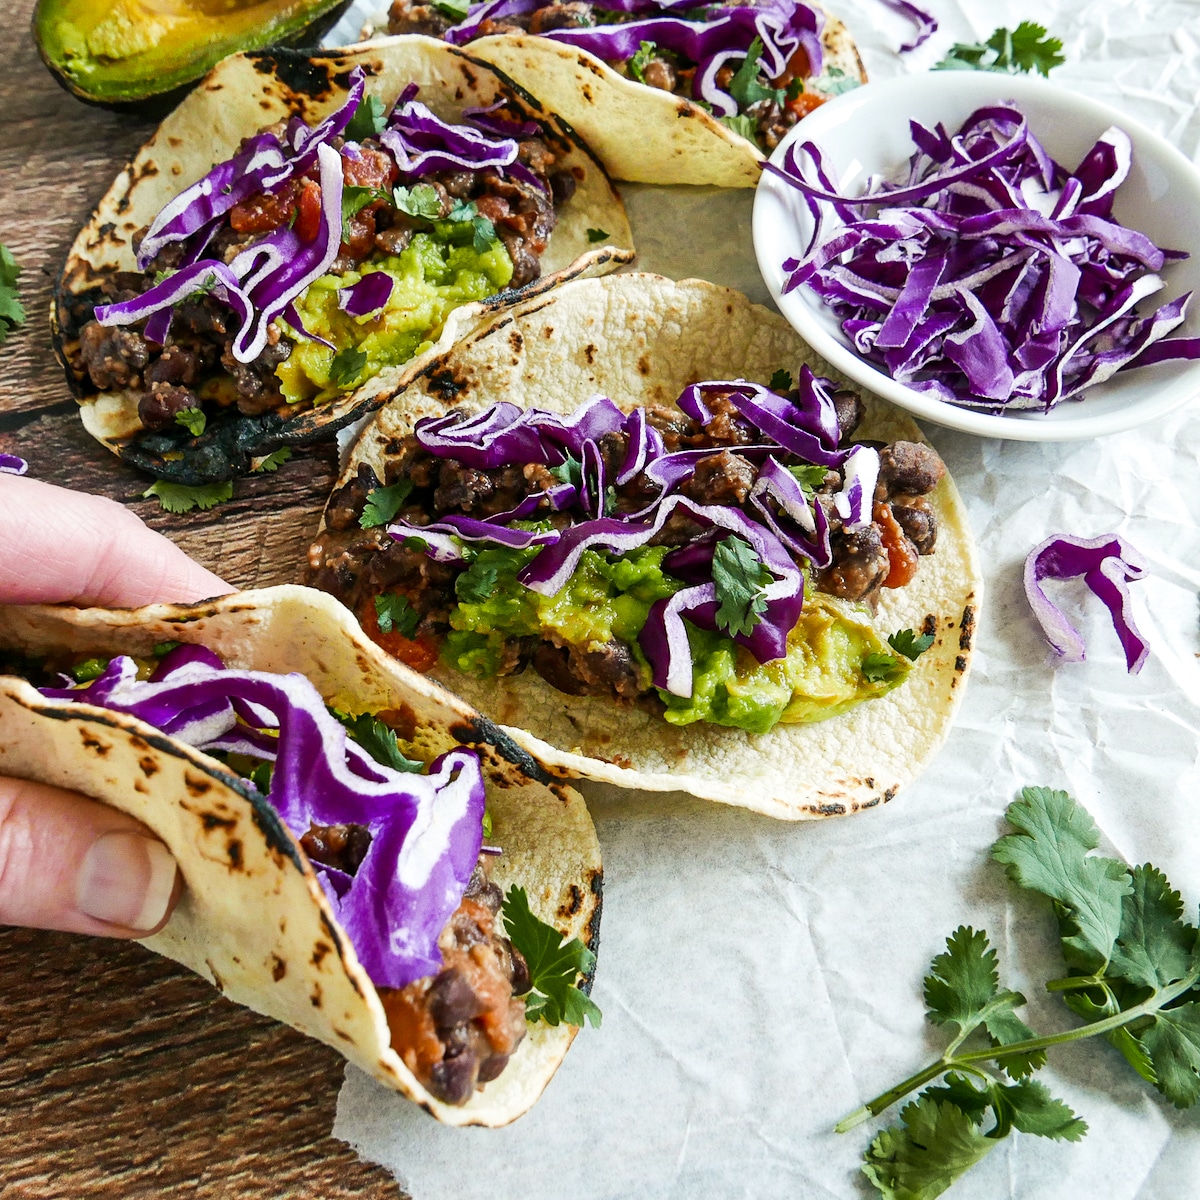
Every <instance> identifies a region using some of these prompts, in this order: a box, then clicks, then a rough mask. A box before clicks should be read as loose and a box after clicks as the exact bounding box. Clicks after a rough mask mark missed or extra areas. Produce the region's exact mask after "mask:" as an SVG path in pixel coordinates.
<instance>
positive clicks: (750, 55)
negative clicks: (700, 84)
mask: <svg viewBox="0 0 1200 1200" xmlns="http://www.w3.org/2000/svg"><path fill="white" fill-rule="evenodd" d="M762 52H763V44H762V38H759V37H756V38H755V39H754V41H752V42H751V43H750V49H749V50H747V51H746V57H745V58H744V59H742V65H741V66H740V67H738V69H737V73H736V74H735V75H734V77H733V78H732V79H731V80H730V81H729V94H730V95H731V96H732V97H733V98H734V99H735V100H736V101H737V106H738V110H739V111H740V112H743V113H744V112H745V111H746V109H748V108H749V107H750V106H751V105H752V104H757V103H758V102H759V101H760V100H773V101H775V103H777V104H782V103H783V101H784V96H785V90H784V89H783V88H768V87H763V86H762V84H761V83H759V82H758V76H759V72H760V71H761V69H762V68H761V67H760V66H759V59H760V58H762Z"/></svg>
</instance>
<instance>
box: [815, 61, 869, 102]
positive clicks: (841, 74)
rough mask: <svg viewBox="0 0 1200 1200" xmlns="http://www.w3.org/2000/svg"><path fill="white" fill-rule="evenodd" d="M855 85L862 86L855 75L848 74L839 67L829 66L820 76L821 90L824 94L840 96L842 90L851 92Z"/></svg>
mask: <svg viewBox="0 0 1200 1200" xmlns="http://www.w3.org/2000/svg"><path fill="white" fill-rule="evenodd" d="M856 87H862V80H861V79H859V78H858V76H856V75H848V74H847V73H846V72H845V71H843V70H842V68H841V67H830V68H829V69H828V70H827V71H826V72H825V74H824V75H822V76H821V91H822V92H824V93H825V95H826V96H840V95H841V94H842V93H843V92H852V91H854V89H855V88H856Z"/></svg>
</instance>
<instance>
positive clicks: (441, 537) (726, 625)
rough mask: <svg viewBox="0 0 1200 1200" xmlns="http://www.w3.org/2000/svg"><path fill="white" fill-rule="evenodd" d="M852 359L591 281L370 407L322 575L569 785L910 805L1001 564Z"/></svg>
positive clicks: (818, 803) (768, 327) (715, 290)
mask: <svg viewBox="0 0 1200 1200" xmlns="http://www.w3.org/2000/svg"><path fill="white" fill-rule="evenodd" d="M830 374H832V372H831V370H830V368H829V367H828V366H827V364H825V363H823V362H822V361H821V360H820V359H818V358H817V357H816V356H815V355H814V354H813V352H812V351H811V350H810V349H809V348H808V347H807V346H806V345H805V344H804V343H803V342H802V341H801V340H800V339H799V337H797V335H796V334H795V333H794V332H793V331H792V329H791V328H790V327H789V326H788V325H787V324H786V322H784V321H783V320H782V319H781V318H780V317H778V316H776V315H774V314H772V313H770V312H768V311H766V310H765V309H763V308H759V307H757V306H755V305H752V304H751V303H750V302H749V301H747V300H746V298H745V297H744V296H741V295H740V294H739V293H737V292H733V291H730V290H728V289H725V288H719V287H716V286H715V285H712V284H708V283H703V282H701V281H697V280H687V281H683V282H678V283H676V282H672V281H671V280H667V279H663V278H661V277H658V276H652V275H622V276H614V277H612V278H610V279H606V280H594V281H580V282H578V283H573V284H570V285H568V286H567V287H565V288H563V289H561V290H560V291H559V292H557V293H555V294H554V295H553V296H550V297H543V298H540V299H538V300H535V301H531V302H530V303H528V304H525V305H522V306H520V307H519V308H518V309H515V310H513V311H512V312H510V313H508V314H507V315H506V316H505V317H504V318H503V319H502V320H499V321H496V322H494V323H493V324H491V325H490V326H487V327H485V328H481V329H476V330H474V331H472V332H471V333H469V334H468V335H467V337H466V338H465V339H464V340H463V341H462V342H461V343H459V345H458V346H457V347H456V348H455V349H454V350H453V351H451V352H449V353H448V354H445V355H442V356H441V357H440V358H438V359H437V360H435V361H434V362H433V363H430V364H429V365H428V366H427V367H426V368H425V370H424V371H423V372H422V374H421V375H420V376H419V377H418V378H417V379H416V380H414V381H413V383H412V384H410V386H409V387H408V388H407V389H406V390H405V391H404V392H402V393H401V394H400V395H398V396H397V397H396V398H395V399H393V400H392V401H391V402H390V403H389V404H388V405H387V406H386V407H385V408H383V409H381V410H380V412H379V413H378V414H376V417H375V418H374V420H373V422H372V423H371V424H370V425H369V426H368V427H367V428H366V429H365V430H364V431H363V434H362V436H361V438H360V440H359V441H358V443H357V445H356V446H355V448H354V451H353V454H352V457H351V461H350V464H349V467H348V469H347V471H346V473H345V475H344V476H343V477H342V480H341V483H340V486H339V487H338V488H337V489H336V491H335V492H334V494H333V496H332V498H331V500H330V503H329V505H328V506H327V508H326V512H325V518H324V528H323V530H322V532H321V534H320V535H319V538H318V541H317V542H316V543H315V544H314V546H313V547H312V548H311V550H310V553H309V570H310V574H309V578H310V580H311V581H312V582H313V583H314V584H316V585H317V586H320V587H322V588H323V589H325V590H328V591H331V592H333V593H334V594H336V595H338V596H339V597H340V598H341V599H343V601H344V602H346V603H348V604H349V605H350V606H351V607H353V608H355V610H356V611H357V612H358V613H359V614H360V617H361V619H362V620H363V621H364V627H365V628H366V629H367V630H368V632H370V633H371V634H372V636H375V637H376V639H377V640H378V641H379V642H380V643H381V644H382V645H383V646H385V648H387V649H389V650H390V651H391V652H392V653H393V654H396V655H397V656H399V657H401V658H403V659H404V660H405V661H408V662H410V663H411V664H412V665H413V666H415V667H416V668H417V669H419V670H425V671H428V672H429V673H430V674H431V675H432V676H434V677H435V678H438V679H440V680H442V681H443V682H444V683H445V684H446V685H447V686H448V687H451V688H452V689H454V690H455V691H456V692H458V693H460V694H462V695H464V696H466V697H468V698H469V699H470V700H471V702H472V703H474V704H477V705H479V706H480V707H481V708H482V709H483V710H484V711H485V712H488V713H489V714H490V715H491V716H492V717H494V718H495V719H496V720H497V721H499V722H501V723H502V724H503V726H504V727H505V728H506V730H507V732H509V733H510V734H511V735H512V737H513V739H514V740H515V741H517V742H518V743H519V744H521V745H522V746H524V747H525V748H526V749H528V750H529V751H530V752H531V753H536V754H537V755H538V757H539V758H540V759H541V760H542V761H543V762H545V763H547V764H548V765H549V766H550V767H551V768H552V769H555V770H557V771H559V772H560V773H561V774H563V775H565V776H584V777H587V778H591V779H599V780H605V781H608V782H611V783H615V784H619V785H621V786H625V787H639V788H645V789H651V790H660V791H667V790H683V791H689V792H692V793H694V794H695V795H698V796H703V797H707V798H709V799H713V800H719V801H724V802H726V803H730V804H737V805H742V806H745V807H748V808H752V809H756V810H758V811H760V812H764V813H768V814H770V815H773V816H777V817H784V818H789V819H801V818H807V817H816V816H826V815H832V814H837V813H844V812H847V811H856V810H859V809H863V808H869V807H871V806H873V805H876V804H879V803H880V802H883V801H887V800H890V799H891V798H892V797H893V796H894V795H895V794H896V792H897V790H898V789H899V788H900V787H901V786H903V785H904V784H905V783H907V782H908V781H909V780H911V779H912V778H913V777H914V776H915V775H916V774H917V772H918V771H919V769H920V768H921V767H922V765H923V764H924V763H926V762H927V761H928V759H929V758H930V756H931V755H932V754H933V753H934V752H935V750H936V749H937V748H938V746H939V745H940V744H941V742H942V740H943V739H944V737H945V735H946V732H947V730H948V728H949V726H950V722H951V719H952V716H953V713H954V710H955V708H956V707H957V704H958V702H959V700H960V698H961V696H962V691H963V684H964V682H965V677H966V674H967V670H968V666H969V663H970V654H971V641H972V634H973V630H974V621H975V613H976V610H977V607H978V604H979V598H980V593H981V580H980V573H979V567H978V563H977V562H976V557H975V549H974V544H973V542H972V539H971V536H970V532H969V530H968V527H967V523H966V518H965V514H964V512H963V508H962V505H961V502H960V500H959V498H958V495H957V493H956V491H955V489H954V485H953V482H952V481H951V480H950V478H949V477H948V476H947V475H946V474H945V472H944V468H943V466H942V463H941V461H940V460H939V459H938V457H937V455H936V453H935V452H934V451H933V450H932V448H930V447H928V446H927V445H925V444H924V443H923V441H922V440H921V436H920V432H919V430H918V429H917V428H916V426H915V425H913V424H912V422H911V421H909V420H908V419H907V418H905V417H903V416H902V415H901V414H899V413H898V412H896V411H895V410H893V409H891V408H889V407H888V406H886V405H885V404H883V403H882V402H881V401H878V400H876V399H874V398H872V397H870V396H864V397H859V396H857V395H855V394H854V393H852V392H850V391H848V390H846V389H844V388H842V387H841V386H840V385H838V384H836V383H834V382H832V381H830V380H829V379H827V378H825V377H827V376H829V375H830ZM704 381H711V382H704ZM598 393H599V395H597V394H598ZM497 402H499V403H497ZM451 406H453V408H451ZM448 410H450V411H448ZM539 410H540V411H539Z"/></svg>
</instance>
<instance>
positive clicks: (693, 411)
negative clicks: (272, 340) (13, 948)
mask: <svg viewBox="0 0 1200 1200" xmlns="http://www.w3.org/2000/svg"><path fill="white" fill-rule="evenodd" d="M832 388H833V385H832V383H831V382H830V381H829V380H827V379H822V378H820V377H818V376H816V375H814V374H813V373H812V371H811V370H809V368H808V367H802V368H801V370H800V379H799V381H798V386H797V392H798V396H797V398H795V399H793V398H791V397H788V396H781V395H779V394H777V393H775V392H772V391H770V390H769V389H768V388H765V387H763V386H761V385H760V384H756V383H750V382H748V381H746V380H744V379H739V380H727V381H721V382H708V383H698V384H693V385H691V386H690V387H688V388H686V389H685V390H684V392H683V394H682V395H681V396H680V397H679V400H678V406H679V408H680V410H681V411H682V412H683V413H684V414H685V415H686V416H689V417H691V418H692V419H693V420H695V421H698V422H699V423H700V424H707V423H708V422H710V421H711V420H713V412H712V411H711V409H710V408H709V407H708V404H707V403H706V397H707V396H710V395H713V394H714V393H719V394H721V395H722V396H724V397H725V398H726V399H727V400H728V401H729V402H730V403H731V404H732V406H733V407H734V409H735V410H736V411H737V413H738V415H739V417H740V418H741V420H743V421H744V422H745V423H746V424H747V425H749V426H752V427H753V428H755V429H757V430H758V431H759V433H760V434H761V435H762V443H761V444H758V445H748V446H742V445H740V446H738V448H737V449H738V453H739V454H743V455H745V456H746V457H748V458H751V459H752V460H756V461H759V462H760V467H759V472H758V477H757V479H756V481H755V484H754V487H753V489H752V490H751V494H750V496H749V504H750V507H751V508H752V509H753V510H754V512H755V514H756V515H755V516H753V517H751V516H748V515H747V514H746V513H744V512H742V511H741V509H739V508H736V507H734V506H732V505H707V504H698V503H696V502H694V501H692V500H690V499H688V498H687V497H685V496H683V495H680V494H679V493H678V488H679V486H680V484H682V483H683V482H684V481H685V480H686V479H688V478H689V477H690V476H691V475H692V473H693V472H694V470H695V467H696V463H697V462H698V461H699V460H700V459H702V458H705V457H707V456H710V455H712V454H713V453H714V452H715V451H714V450H713V448H711V447H710V448H708V449H701V450H682V451H676V452H675V453H671V454H668V453H667V452H666V447H665V445H664V443H663V439H662V436H661V435H660V434H659V433H658V431H657V430H655V429H654V428H653V427H652V426H651V425H650V424H649V423H648V422H647V420H646V412H645V410H644V409H640V408H639V409H635V410H634V411H633V412H632V413H629V414H626V413H623V412H622V411H621V410H620V409H619V408H618V407H617V406H616V405H615V404H614V403H613V402H612V400H610V399H609V398H608V397H607V396H593V397H592V398H591V399H590V400H588V401H585V402H584V403H583V404H581V405H580V406H579V407H578V408H577V409H576V410H575V411H574V412H573V413H572V414H571V415H570V416H569V417H562V416H559V415H558V414H556V413H550V412H545V411H543V410H540V409H522V408H519V407H518V406H517V405H515V404H512V403H509V402H507V401H501V402H500V403H498V404H494V405H492V406H491V407H490V408H488V409H485V410H484V411H483V412H480V413H476V414H474V415H465V414H462V413H454V412H452V413H448V414H446V415H445V416H441V417H426V418H424V419H423V420H420V421H418V422H417V424H416V427H415V429H414V431H413V432H414V436H415V437H416V439H417V442H418V443H419V444H420V445H421V446H423V447H424V448H425V449H426V450H428V451H429V452H430V453H431V454H434V455H436V456H438V457H440V458H454V459H457V460H458V461H459V462H461V463H464V464H465V465H467V466H470V467H475V468H479V469H487V470H492V469H495V468H498V467H504V466H509V465H511V464H519V465H522V466H524V465H526V464H530V463H535V464H538V465H540V466H544V467H547V468H550V469H554V468H558V467H562V466H563V465H564V464H567V463H568V462H569V461H570V462H573V463H575V464H577V467H578V478H579V484H578V485H576V484H573V483H564V484H562V485H561V486H558V487H554V488H551V489H549V490H548V491H546V492H544V493H541V494H539V495H536V496H531V497H527V498H526V500H524V501H522V503H521V504H520V505H519V506H518V507H517V508H515V509H513V510H511V511H510V512H507V513H501V514H499V515H497V516H494V517H489V518H487V519H485V520H479V519H476V518H473V517H465V516H448V517H443V518H441V519H440V520H439V521H437V522H435V523H433V524H430V525H414V524H410V523H409V522H406V521H396V522H394V523H393V524H392V525H390V526H389V527H388V533H389V534H390V535H391V536H392V537H393V538H394V539H396V540H397V541H407V540H409V539H413V538H416V539H420V541H421V542H422V543H424V545H425V547H426V552H427V553H428V554H429V555H430V556H431V557H432V558H434V559H435V560H436V561H439V562H454V561H460V560H461V559H462V557H463V551H462V544H463V542H491V543H493V544H495V545H498V546H506V547H509V548H511V549H527V548H529V547H534V546H538V547H541V548H540V549H539V550H538V551H537V553H536V554H535V556H534V557H533V558H532V559H531V560H530V561H529V562H528V563H527V564H526V565H525V566H524V567H523V568H522V569H521V570H520V572H519V573H518V575H517V579H518V581H519V582H520V583H522V584H524V585H525V586H526V587H527V588H529V589H530V590H531V591H535V592H538V593H540V594H542V595H546V596H553V595H555V594H556V593H557V592H559V591H560V590H561V589H562V588H563V587H564V586H565V585H566V584H567V582H568V581H569V580H570V578H571V576H572V574H573V573H574V572H575V570H576V568H577V567H578V565H579V562H580V559H581V558H582V556H583V554H584V552H585V551H587V550H600V551H605V552H610V553H616V554H622V553H626V552H628V551H630V550H634V549H636V548H638V547H641V546H645V545H647V544H648V543H649V542H650V541H651V540H652V539H653V538H654V536H655V535H656V534H657V533H658V532H659V531H660V530H661V529H662V528H663V526H664V525H665V524H666V523H667V521H668V520H669V519H670V518H671V517H672V516H673V515H674V514H676V513H681V514H686V516H687V517H688V518H689V519H690V520H691V521H692V522H694V523H695V524H696V525H698V526H699V527H700V528H701V529H703V530H704V531H705V532H704V533H702V534H701V535H700V537H699V539H698V540H697V541H696V542H694V543H692V544H691V545H689V546H688V547H686V548H684V549H683V550H681V551H673V552H672V553H671V554H670V555H669V556H668V557H667V559H665V560H664V563H663V566H664V569H665V570H667V571H669V572H670V573H671V574H672V575H674V576H675V577H676V578H678V579H680V580H682V581H683V582H685V583H687V584H689V585H690V586H688V587H685V588H684V589H683V590H682V591H680V592H677V593H676V594H675V595H674V596H672V597H670V598H669V599H667V600H660V601H658V602H656V603H655V604H654V605H653V606H652V608H651V610H650V614H649V617H648V619H647V621H646V624H645V626H644V627H643V628H642V630H641V632H640V633H639V635H638V644H639V645H640V646H641V648H642V650H643V652H644V653H645V655H646V659H647V661H648V662H649V663H650V666H651V669H652V671H653V678H654V684H655V686H656V687H660V688H663V689H665V690H666V691H668V692H671V693H673V694H675V695H678V696H690V695H691V694H692V660H691V651H690V648H689V645H688V638H687V631H686V628H685V626H684V624H683V621H684V619H685V618H686V619H687V620H689V621H691V622H692V623H693V624H694V625H696V626H698V627H699V628H701V629H707V630H715V629H717V623H716V613H717V609H718V607H719V605H718V601H717V594H716V587H715V584H714V581H713V575H712V571H713V553H714V549H715V546H716V544H717V542H718V541H720V540H722V539H724V538H726V537H730V536H736V537H740V538H742V539H744V540H745V541H746V542H747V543H748V544H749V545H750V546H751V548H752V549H753V550H754V552H755V555H756V557H757V559H758V560H759V561H760V562H761V563H762V564H763V566H765V567H766V568H767V570H768V571H769V572H770V575H771V579H770V582H768V583H767V584H766V585H765V587H764V590H763V593H762V599H763V600H764V601H765V609H764V611H763V612H762V614H761V619H760V620H759V621H758V622H757V623H756V624H755V625H754V626H753V628H752V629H751V630H750V631H749V632H748V633H738V634H736V635H733V640H734V641H735V642H737V643H738V644H739V645H742V646H744V647H745V648H746V649H747V650H749V651H750V653H751V654H753V655H754V657H755V658H756V659H757V660H758V661H759V662H769V661H771V660H773V659H778V658H782V657H784V656H785V655H786V654H787V637H788V634H789V633H790V632H791V630H792V629H793V627H794V626H795V624H796V621H797V620H798V619H799V616H800V612H801V610H802V608H803V604H804V574H803V571H802V570H801V568H800V566H799V565H798V563H797V559H803V560H806V561H808V562H810V563H811V564H812V565H813V566H814V567H816V568H818V569H820V568H823V567H827V566H828V565H829V563H830V562H831V561H832V556H831V550H830V543H829V524H828V519H827V517H826V514H825V512H824V510H823V509H822V507H821V505H820V504H818V503H815V502H814V501H813V500H812V499H811V498H810V497H809V496H807V495H806V494H805V492H804V489H803V488H802V487H801V486H800V483H799V482H798V480H797V479H796V477H795V476H794V475H793V474H792V473H791V472H790V471H789V470H788V469H787V468H786V467H784V466H783V465H782V464H781V463H780V462H779V461H778V460H777V458H776V457H775V456H776V455H779V456H781V457H782V456H783V455H785V454H787V455H795V456H796V457H798V458H800V459H802V460H803V461H804V462H806V463H810V464H816V465H819V466H825V467H828V468H830V469H835V470H836V469H839V468H840V469H843V470H844V472H845V483H844V486H843V489H842V491H841V492H839V493H838V494H837V495H836V496H835V497H834V503H835V505H836V506H837V509H838V512H839V514H840V515H841V516H842V518H843V521H844V523H845V524H846V526H847V527H848V528H854V527H855V526H856V525H859V524H866V523H869V522H870V520H871V504H872V500H873V497H874V491H875V480H876V478H877V476H878V471H879V455H878V452H877V451H876V450H874V449H872V448H870V447H867V446H855V447H853V448H848V449H844V450H843V449H840V448H839V447H838V437H839V432H838V424H837V412H836V410H835V408H834V405H833V400H832V398H831V390H832ZM612 433H620V434H623V435H625V437H626V438H627V449H626V456H625V461H624V463H623V464H622V466H621V468H620V470H619V471H618V472H617V473H616V475H615V481H616V483H617V484H624V483H627V482H629V481H630V480H631V479H633V478H634V477H635V476H636V475H638V474H639V473H641V474H643V475H644V477H645V479H646V480H647V482H648V483H649V484H651V485H652V486H654V487H657V488H658V489H659V490H658V494H657V495H656V496H655V497H654V498H653V499H652V500H651V501H650V502H649V503H648V504H647V505H646V506H645V507H644V508H642V509H641V510H639V511H637V512H620V511H617V512H608V511H607V500H606V496H607V493H608V478H609V472H608V468H606V466H605V461H604V455H603V453H602V452H601V448H600V440H601V439H602V438H603V437H604V436H605V435H606V434H612ZM543 499H544V500H545V501H546V504H547V507H549V509H550V510H552V511H556V512H563V511H567V510H570V511H571V512H572V516H573V517H574V523H573V524H570V525H567V526H565V527H564V528H551V529H547V530H543V531H540V532H537V531H530V530H526V529H517V528H513V527H511V524H510V522H512V521H514V520H518V519H522V518H527V517H530V516H533V515H534V514H535V513H537V512H538V510H539V507H540V505H541V502H542V501H543Z"/></svg>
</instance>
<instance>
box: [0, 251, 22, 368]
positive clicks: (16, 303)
mask: <svg viewBox="0 0 1200 1200" xmlns="http://www.w3.org/2000/svg"><path fill="white" fill-rule="evenodd" d="M20 274H21V267H20V264H19V263H18V262H17V260H16V259H15V258H13V255H12V251H11V250H10V249H9V248H8V247H7V246H5V245H4V244H3V243H0V346H3V345H4V341H5V339H6V338H7V337H8V335H9V334H10V333H12V332H13V330H14V329H20V328H21V326H22V325H24V324H25V306H24V305H23V304H22V303H21V299H20V296H19V295H18V294H17V276H18V275H20Z"/></svg>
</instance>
